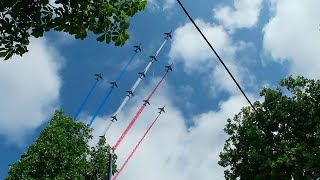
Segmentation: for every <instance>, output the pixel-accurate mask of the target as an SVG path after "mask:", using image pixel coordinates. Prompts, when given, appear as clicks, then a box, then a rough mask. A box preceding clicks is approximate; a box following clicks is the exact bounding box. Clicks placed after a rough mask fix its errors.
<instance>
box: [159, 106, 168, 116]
mask: <svg viewBox="0 0 320 180" xmlns="http://www.w3.org/2000/svg"><path fill="white" fill-rule="evenodd" d="M164 107H166V106H163V107H162V108H158V109H159V110H160V111H159V112H158V113H159V114H161V113H162V112H164V113H165V111H164Z"/></svg>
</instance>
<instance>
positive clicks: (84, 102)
mask: <svg viewBox="0 0 320 180" xmlns="http://www.w3.org/2000/svg"><path fill="white" fill-rule="evenodd" d="M98 81H99V80H96V82H95V83H94V84H93V86H92V87H91V89H90V91H89V93H88V95H87V97H86V98H85V99H84V101H83V102H82V104H81V106H80V108H79V109H78V111H77V112H76V113H75V114H74V116H73V119H74V120H77V118H78V116H79V114H80V113H81V111H82V109H83V107H84V105H85V104H86V103H87V101H88V99H89V96H90V95H91V93H92V91H93V90H94V88H95V87H96V85H97V83H98Z"/></svg>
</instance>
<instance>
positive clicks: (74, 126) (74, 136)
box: [6, 110, 117, 180]
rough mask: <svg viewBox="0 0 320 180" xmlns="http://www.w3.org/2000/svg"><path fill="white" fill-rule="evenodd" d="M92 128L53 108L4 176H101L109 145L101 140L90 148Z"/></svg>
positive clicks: (97, 177) (106, 161) (12, 177)
mask: <svg viewBox="0 0 320 180" xmlns="http://www.w3.org/2000/svg"><path fill="white" fill-rule="evenodd" d="M91 131H92V129H89V128H88V127H87V125H86V124H84V123H76V122H74V121H73V119H72V118H71V117H70V116H64V114H63V111H62V110H58V111H56V112H55V114H54V117H53V118H52V120H51V122H50V123H49V125H48V127H46V128H45V129H44V130H43V131H42V132H41V133H40V135H39V137H38V139H37V140H36V141H35V142H34V143H33V144H32V145H31V146H30V147H29V149H28V151H27V152H25V153H23V155H22V156H21V159H20V160H19V161H18V162H17V163H15V164H13V165H11V166H10V170H9V173H8V176H7V177H6V179H7V180H16V179H72V180H73V179H86V180H91V179H92V180H93V179H102V178H103V177H104V176H105V175H106V173H107V169H108V155H107V154H108V153H109V152H111V151H112V148H111V147H110V146H109V145H106V144H105V140H104V139H100V141H99V143H98V145H97V146H96V147H92V148H90V146H89V145H88V140H89V139H91V138H92V135H91ZM116 158H117V157H116V155H113V167H112V168H113V173H115V172H116V171H117V170H116V165H115V161H116Z"/></svg>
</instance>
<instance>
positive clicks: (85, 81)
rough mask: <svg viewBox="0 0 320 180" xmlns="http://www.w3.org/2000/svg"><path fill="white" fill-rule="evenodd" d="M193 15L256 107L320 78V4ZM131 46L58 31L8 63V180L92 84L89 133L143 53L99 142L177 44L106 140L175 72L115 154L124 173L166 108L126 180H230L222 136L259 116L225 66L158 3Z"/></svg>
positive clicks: (295, 0)
mask: <svg viewBox="0 0 320 180" xmlns="http://www.w3.org/2000/svg"><path fill="white" fill-rule="evenodd" d="M182 3H184V5H185V7H186V8H187V10H188V11H189V13H190V15H191V16H192V17H193V18H194V19H195V21H196V23H197V24H198V26H199V27H200V28H201V30H202V31H203V33H204V34H205V35H206V36H207V38H208V40H209V41H210V42H211V43H212V45H213V47H214V48H215V49H216V51H217V52H218V54H219V55H220V57H221V58H222V59H223V60H224V62H225V64H226V65H227V66H228V67H229V69H230V71H231V72H232V73H233V75H234V76H235V78H236V79H237V80H238V82H239V83H240V85H241V87H242V88H243V89H244V91H245V92H246V94H247V95H248V97H249V99H250V100H251V101H252V102H254V101H257V100H261V97H259V91H260V89H261V87H271V88H275V87H277V83H278V81H279V80H280V79H282V78H285V77H287V76H289V75H293V76H297V75H303V76H305V77H308V78H312V79H318V78H320V71H319V69H320V64H319V63H318V62H317V61H318V60H319V58H320V51H319V47H320V31H319V23H320V21H319V17H320V11H319V9H318V7H320V1H318V0H305V1H301V0H277V1H276V0H265V1H262V0H227V1H221V0H215V1H212V0H198V1H196V3H195V1H187V0H182ZM130 22H131V26H130V29H129V34H130V35H131V38H130V40H128V42H127V43H126V45H124V46H123V47H115V46H113V45H112V44H111V45H107V44H104V43H99V42H96V41H95V38H96V36H94V35H92V34H91V35H89V36H88V38H87V39H85V40H83V41H81V40H76V39H74V38H73V37H72V36H70V35H67V34H65V33H58V32H49V33H47V34H46V35H45V37H43V38H39V39H32V40H31V43H30V46H29V50H30V51H29V52H28V53H27V54H25V55H24V56H22V57H18V56H14V57H13V58H12V59H10V60H8V61H0V84H1V87H0V179H3V178H4V177H5V176H6V174H7V172H8V165H9V164H12V163H15V162H17V161H18V160H19V158H20V156H21V154H22V153H23V152H24V151H26V150H27V148H28V146H29V145H30V144H32V142H33V141H34V140H35V139H36V138H37V136H38V134H39V133H40V131H41V130H42V129H43V128H45V127H46V125H47V123H48V121H49V120H50V119H51V118H52V115H53V113H54V111H55V110H56V109H59V108H62V109H63V110H64V111H65V113H66V114H67V115H73V114H74V113H75V112H76V111H77V109H78V108H79V107H80V104H81V103H82V101H83V100H84V98H85V96H86V95H87V93H88V91H89V90H90V88H91V86H92V85H93V84H94V82H95V80H94V76H93V75H94V74H95V73H100V72H102V75H103V78H104V79H103V81H100V82H99V83H98V84H97V86H96V88H95V89H94V91H93V94H92V96H91V97H90V99H89V100H88V103H87V104H86V106H85V108H84V111H82V113H81V114H80V118H79V119H80V120H81V121H83V122H88V121H89V120H90V118H91V117H92V115H93V113H94V112H95V110H96V108H97V107H98V106H99V104H100V103H101V101H102V99H103V97H104V95H105V94H106V92H107V91H108V88H109V82H111V81H113V80H114V79H115V78H116V77H117V76H118V73H119V72H120V71H121V69H122V68H123V67H124V66H125V64H126V63H127V61H128V60H129V59H130V57H131V56H132V54H133V48H132V46H133V45H136V44H139V43H142V46H141V47H142V52H141V53H138V54H137V55H136V56H135V59H134V60H133V63H132V64H131V65H130V66H129V68H128V71H127V72H126V73H125V75H124V77H123V78H122V80H121V81H120V82H119V88H117V89H116V90H115V91H114V93H113V94H112V96H111V97H110V99H109V100H108V102H107V103H106V104H105V105H104V107H103V108H102V110H101V112H100V113H99V115H98V117H97V118H96V120H95V122H94V123H93V125H92V127H93V128H94V132H93V133H94V135H95V137H94V139H93V140H92V142H91V143H92V144H94V143H95V142H96V141H97V138H98V136H99V135H101V133H102V132H103V130H104V128H105V126H106V124H107V122H108V121H109V119H110V118H109V116H110V115H111V114H112V113H113V112H115V111H116V109H117V108H118V106H119V105H120V103H121V101H122V99H123V98H124V97H125V95H126V93H125V91H126V90H129V89H130V87H131V86H132V85H133V84H134V82H135V80H136V79H137V78H138V74H137V73H138V72H139V71H142V70H143V69H144V67H145V66H146V65H147V63H148V60H149V59H148V57H149V56H150V55H152V54H153V53H155V52H156V50H157V49H158V48H159V46H160V45H161V43H162V42H163V38H164V34H163V33H164V32H167V31H170V30H173V38H172V39H171V40H169V41H168V42H167V43H166V44H165V46H164V48H163V49H162V51H161V52H160V53H159V55H158V58H157V59H158V61H157V62H156V63H154V64H153V65H152V66H151V68H150V70H149V71H148V73H147V77H146V78H145V79H143V80H142V82H141V83H140V85H139V87H138V88H137V89H136V91H135V92H136V93H135V96H133V97H132V98H130V100H129V102H128V104H127V105H126V106H125V108H124V110H123V111H122V113H121V114H119V115H118V120H119V121H118V122H116V123H114V124H113V125H112V126H111V128H110V130H109V131H108V133H107V135H106V139H107V142H108V143H110V144H111V145H113V144H114V143H115V142H116V140H117V139H118V138H119V137H120V135H121V134H122V132H123V130H124V129H125V128H126V126H127V124H128V123H129V121H130V120H131V119H132V118H133V117H134V115H135V113H136V112H137V110H138V109H139V107H140V106H141V105H142V103H143V102H142V100H143V99H145V98H146V97H147V96H148V95H149V93H150V92H151V91H152V89H153V88H154V87H155V85H156V84H157V82H158V81H159V79H160V78H161V77H162V75H163V74H164V70H165V68H164V66H165V65H168V64H169V63H173V72H170V73H169V74H168V76H167V77H166V79H165V80H164V82H163V84H162V85H161V86H160V87H159V89H158V90H157V92H156V93H155V94H154V96H153V97H152V99H151V100H150V103H151V105H150V106H147V107H146V108H145V110H144V111H143V113H142V114H141V116H140V118H139V119H138V120H137V122H136V124H135V125H134V126H133V128H132V129H131V131H130V132H129V133H128V135H127V136H126V137H125V139H124V140H123V142H122V143H121V144H120V146H119V148H118V149H117V152H116V153H117V155H118V162H117V164H118V167H120V166H121V165H122V164H123V162H124V160H125V159H126V158H127V156H128V155H129V154H130V152H131V150H132V149H133V147H134V146H135V144H136V143H137V142H138V141H139V139H140V138H141V137H142V135H143V133H144V132H145V131H146V129H147V127H148V126H149V125H150V124H151V122H152V121H153V120H154V118H156V116H157V114H158V111H157V108H158V107H162V106H166V113H165V114H162V115H161V116H160V118H159V119H158V121H157V123H156V124H155V125H154V127H153V128H152V129H151V131H150V133H149V134H148V136H147V137H146V138H145V140H144V141H143V143H142V144H141V146H140V147H139V148H138V150H137V151H136V154H135V155H134V156H133V157H132V159H131V161H130V162H129V163H128V164H127V166H126V168H125V169H124V171H123V172H122V173H121V175H119V179H139V180H149V179H153V180H158V179H159V180H160V179H161V180H162V179H168V180H171V179H172V180H176V179H185V180H192V179H202V180H209V179H224V177H223V171H224V169H223V168H222V167H220V166H219V165H218V164H217V162H218V160H219V153H220V152H221V151H222V148H223V145H224V141H225V140H226V138H227V135H226V134H225V133H224V132H223V128H224V126H225V124H226V121H227V119H228V118H232V117H233V116H234V115H235V114H236V113H238V112H239V111H240V109H241V108H242V107H244V106H249V104H248V103H247V102H246V100H245V98H244V97H243V96H242V95H241V93H240V92H239V90H238V89H237V87H236V86H235V84H234V83H233V82H232V80H231V78H230V77H229V76H228V74H227V73H226V71H225V70H224V69H223V67H222V66H221V64H220V63H219V61H218V59H217V58H216V57H215V56H214V54H213V53H212V51H211V50H210V48H209V47H208V46H207V44H206V43H205V42H204V40H203V39H202V38H201V36H200V35H199V33H198V32H197V31H196V29H195V28H194V26H193V25H192V24H191V23H190V21H189V20H188V19H187V17H186V16H185V14H184V13H183V11H182V10H181V9H180V7H179V6H178V4H177V2H176V1H175V0H164V1H159V0H149V1H148V5H147V7H146V9H145V10H144V11H142V12H140V13H138V14H137V15H136V16H134V17H133V18H131V19H130Z"/></svg>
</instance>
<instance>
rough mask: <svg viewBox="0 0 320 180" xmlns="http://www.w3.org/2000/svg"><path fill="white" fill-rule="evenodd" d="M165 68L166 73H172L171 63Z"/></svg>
mask: <svg viewBox="0 0 320 180" xmlns="http://www.w3.org/2000/svg"><path fill="white" fill-rule="evenodd" d="M165 67H166V68H167V69H166V72H169V71H172V63H171V64H170V65H169V66H165Z"/></svg>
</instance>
